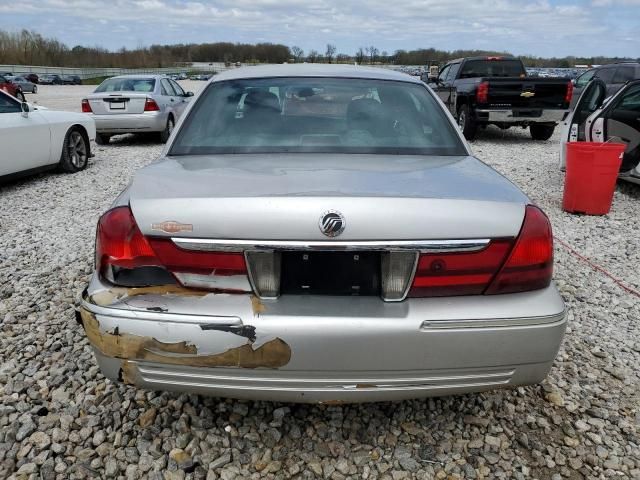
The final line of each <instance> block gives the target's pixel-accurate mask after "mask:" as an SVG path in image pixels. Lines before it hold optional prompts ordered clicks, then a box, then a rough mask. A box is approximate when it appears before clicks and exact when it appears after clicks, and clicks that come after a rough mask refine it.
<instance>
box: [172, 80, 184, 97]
mask: <svg viewBox="0 0 640 480" xmlns="http://www.w3.org/2000/svg"><path fill="white" fill-rule="evenodd" d="M171 86H172V87H173V91H174V92H176V95H178V96H180V97H183V96H184V90H183V89H182V87H181V86H180V84H178V83H177V82H174V81H173V80H171Z"/></svg>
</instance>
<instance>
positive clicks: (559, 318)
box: [420, 309, 567, 332]
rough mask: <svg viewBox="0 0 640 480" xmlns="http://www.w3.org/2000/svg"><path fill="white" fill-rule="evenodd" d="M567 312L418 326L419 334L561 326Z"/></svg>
mask: <svg viewBox="0 0 640 480" xmlns="http://www.w3.org/2000/svg"><path fill="white" fill-rule="evenodd" d="M566 314H567V310H566V309H565V310H563V311H562V312H561V313H557V314H555V315H545V316H542V317H520V318H487V319H474V320H425V321H424V322H422V325H420V331H421V332H428V331H433V330H456V329H461V328H463V329H468V328H509V327H530V326H537V325H550V324H554V323H557V324H561V323H564V322H565V321H566Z"/></svg>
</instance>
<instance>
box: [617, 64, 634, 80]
mask: <svg viewBox="0 0 640 480" xmlns="http://www.w3.org/2000/svg"><path fill="white" fill-rule="evenodd" d="M635 73H636V69H635V68H634V67H618V69H617V70H616V73H615V75H614V76H613V83H627V82H628V81H629V80H633V79H634V77H635Z"/></svg>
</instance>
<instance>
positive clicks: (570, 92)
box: [564, 82, 573, 103]
mask: <svg viewBox="0 0 640 480" xmlns="http://www.w3.org/2000/svg"><path fill="white" fill-rule="evenodd" d="M571 97H573V82H567V91H566V93H565V95H564V103H571Z"/></svg>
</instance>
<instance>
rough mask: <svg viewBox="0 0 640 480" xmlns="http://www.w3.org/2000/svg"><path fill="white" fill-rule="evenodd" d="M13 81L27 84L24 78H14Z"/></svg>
mask: <svg viewBox="0 0 640 480" xmlns="http://www.w3.org/2000/svg"><path fill="white" fill-rule="evenodd" d="M13 81H14V82H26V80H25V79H24V78H23V77H14V79H13Z"/></svg>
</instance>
